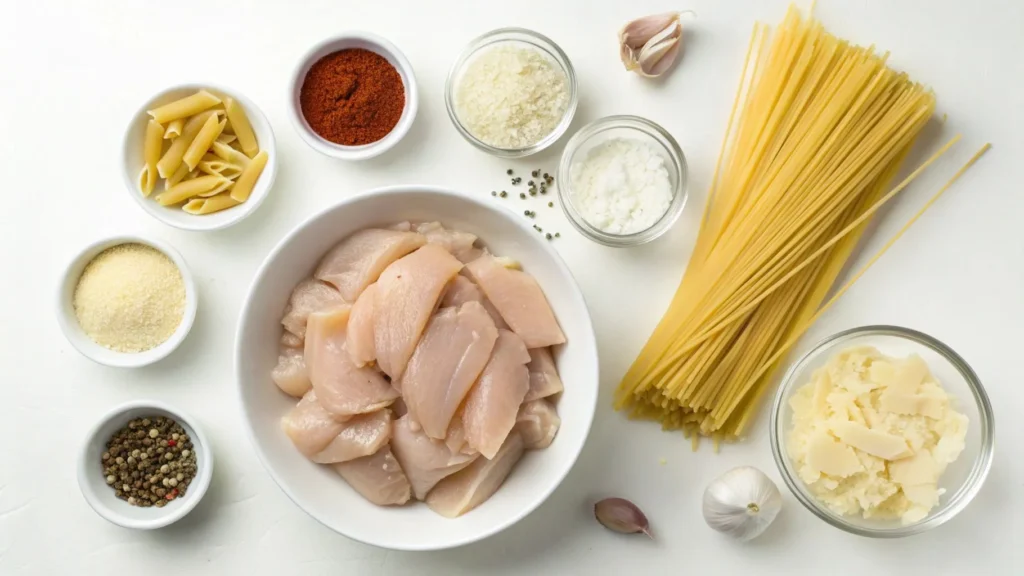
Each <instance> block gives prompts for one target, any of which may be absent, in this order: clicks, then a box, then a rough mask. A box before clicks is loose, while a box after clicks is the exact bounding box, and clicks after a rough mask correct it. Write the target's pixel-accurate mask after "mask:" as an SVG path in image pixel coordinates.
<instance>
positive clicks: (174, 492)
mask: <svg viewBox="0 0 1024 576" xmlns="http://www.w3.org/2000/svg"><path fill="white" fill-rule="evenodd" d="M177 495H178V489H177V488H175V489H174V490H171V491H170V492H168V493H167V496H164V498H166V499H168V500H174V497H175V496H177Z"/></svg>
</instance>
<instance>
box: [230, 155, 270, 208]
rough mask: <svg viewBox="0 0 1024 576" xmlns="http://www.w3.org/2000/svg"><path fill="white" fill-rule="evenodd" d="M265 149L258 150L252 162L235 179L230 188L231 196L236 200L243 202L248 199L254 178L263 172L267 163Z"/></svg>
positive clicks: (254, 184) (254, 183)
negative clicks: (233, 184)
mask: <svg viewBox="0 0 1024 576" xmlns="http://www.w3.org/2000/svg"><path fill="white" fill-rule="evenodd" d="M267 158H268V155H267V151H266V150H260V152H259V154H257V155H256V156H255V157H253V159H252V162H250V163H249V165H248V166H246V167H245V169H244V170H242V175H241V176H239V177H238V180H237V181H235V186H234V187H233V188H232V189H231V197H232V198H234V199H235V200H237V201H238V202H245V201H246V200H248V199H249V194H252V189H253V187H254V186H256V180H257V179H258V178H259V177H260V174H261V173H263V167H264V166H266V165H267Z"/></svg>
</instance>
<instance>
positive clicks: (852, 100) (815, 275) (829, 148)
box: [616, 8, 980, 439]
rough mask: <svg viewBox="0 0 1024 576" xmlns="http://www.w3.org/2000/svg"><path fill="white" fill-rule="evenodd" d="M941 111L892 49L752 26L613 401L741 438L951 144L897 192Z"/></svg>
mask: <svg viewBox="0 0 1024 576" xmlns="http://www.w3.org/2000/svg"><path fill="white" fill-rule="evenodd" d="M934 108H935V98H934V96H933V95H932V93H931V92H930V91H928V90H926V89H925V88H923V87H922V86H921V85H919V84H917V83H914V82H912V81H911V80H910V79H909V78H908V77H907V76H906V75H905V74H902V73H899V72H896V71H894V70H892V69H891V68H889V67H887V66H886V56H885V55H881V56H880V55H876V54H875V53H874V50H873V49H872V48H870V47H869V48H862V47H859V46H853V45H851V44H849V43H848V42H846V41H845V40H841V39H839V38H836V37H835V36H832V35H831V34H829V33H828V32H826V31H825V30H824V28H823V27H822V25H821V24H820V23H819V22H818V21H816V20H814V19H813V18H810V19H804V18H802V17H801V15H800V14H799V11H798V10H796V9H794V8H791V9H790V10H789V12H788V13H787V15H786V18H785V20H784V21H783V22H782V24H781V25H780V26H779V27H778V29H777V30H776V31H775V33H774V34H770V33H769V31H768V28H767V27H766V26H762V25H757V26H755V28H754V33H753V35H752V37H751V41H750V47H749V48H748V53H747V63H746V65H745V66H744V71H743V75H742V80H741V84H740V88H739V91H738V92H737V94H736V100H735V102H734V104H733V112H732V114H731V115H730V119H729V129H728V130H727V134H726V138H725V141H724V142H723V144H722V154H721V155H720V158H719V164H718V166H717V168H716V172H715V178H714V181H713V184H712V189H711V191H710V193H709V195H708V201H707V203H706V205H705V208H704V215H703V219H702V222H701V228H700V233H699V236H698V239H697V244H696V247H695V249H694V253H693V256H692V257H691V260H690V263H689V265H688V267H687V270H686V274H685V275H684V277H683V280H682V282H681V284H680V286H679V288H678V290H677V291H676V294H675V296H674V298H673V300H672V303H671V306H670V307H669V309H668V311H667V313H666V314H665V316H664V318H663V319H662V320H661V322H660V324H659V325H658V327H657V329H656V330H655V332H654V333H653V334H652V336H651V337H650V340H649V341H648V342H647V345H646V346H645V347H644V349H643V351H642V352H641V354H640V356H639V357H638V358H637V359H636V361H635V362H634V364H633V366H632V367H631V368H630V370H629V372H628V373H627V374H626V376H625V377H624V379H623V381H622V384H621V385H620V387H619V390H618V395H617V399H616V407H617V408H620V409H627V410H629V412H630V415H631V416H633V417H640V418H650V419H656V420H660V421H661V422H662V425H663V427H664V428H666V429H683V430H684V431H685V432H686V433H687V435H689V434H690V433H692V432H697V433H699V434H701V435H704V436H712V437H715V438H721V439H730V438H734V437H736V436H738V435H740V434H741V433H742V432H743V429H744V426H745V425H746V424H747V423H748V421H749V419H750V417H751V416H752V415H753V413H754V410H755V408H756V406H757V404H758V401H759V400H760V398H761V397H762V396H763V394H764V392H765V390H766V388H767V385H768V384H769V383H770V382H771V381H772V378H773V376H774V373H775V370H776V368H777V367H778V364H779V361H780V359H781V358H782V357H783V355H784V352H785V350H786V349H788V347H789V346H791V345H792V343H794V342H795V341H796V339H797V338H798V337H799V335H800V334H801V333H802V332H803V331H804V330H806V328H807V327H808V326H809V325H810V323H811V322H813V321H814V319H815V318H816V317H817V316H818V315H819V314H820V313H821V312H822V311H823V310H824V308H826V307H827V306H828V305H829V304H831V302H832V301H834V298H835V297H838V296H839V295H841V294H842V292H845V289H846V287H844V288H843V289H841V290H840V291H839V293H837V294H836V295H835V296H834V297H833V299H832V300H829V301H828V302H825V298H826V296H827V295H828V294H829V292H830V290H831V288H832V285H833V282H834V281H835V280H836V278H837V276H838V275H839V273H840V272H841V271H842V269H843V267H844V265H845V264H846V261H847V259H848V258H849V256H850V254H851V252H852V251H853V249H854V247H855V246H856V244H857V241H858V239H859V238H860V236H861V234H862V233H863V231H864V228H865V226H866V224H867V222H868V220H869V219H870V218H871V216H872V215H873V214H874V213H875V212H876V211H877V210H878V208H879V207H880V206H882V205H883V204H884V203H885V202H886V201H888V200H889V199H891V198H892V197H894V196H895V195H896V194H897V193H898V192H899V191H900V190H902V189H903V188H904V187H905V186H906V185H907V184H908V183H909V182H910V181H911V180H912V179H913V178H914V177H916V176H917V175H918V174H919V173H920V172H921V171H922V170H923V169H924V168H925V167H927V166H928V165H929V164H931V163H932V162H933V161H934V160H935V159H937V158H938V156H939V155H941V154H942V153H944V152H945V151H946V150H948V149H949V147H950V146H952V144H953V143H954V142H955V141H956V138H954V139H953V140H952V141H950V142H949V143H948V144H946V145H945V146H944V147H943V148H942V149H941V150H939V152H937V153H936V154H935V155H934V156H932V157H931V158H930V159H928V160H927V161H926V162H925V163H924V164H923V165H922V166H921V167H920V168H918V169H917V170H915V171H914V172H913V173H912V174H910V176H908V177H907V178H906V179H905V180H904V181H902V182H901V183H899V184H898V185H896V186H895V187H893V185H892V184H893V183H892V181H893V180H894V178H895V176H896V174H897V173H898V172H899V170H900V166H901V164H902V163H903V160H904V158H905V157H906V156H907V154H908V152H909V150H910V149H911V147H912V146H913V145H914V141H915V139H916V137H917V136H918V134H919V133H920V132H921V129H922V128H923V127H924V125H925V124H926V123H927V122H928V120H929V118H930V117H931V116H932V113H933V111H934ZM737 111H739V115H738V117H737ZM979 155H980V154H979ZM972 162H973V159H972ZM964 169H966V166H965V167H964ZM962 171H963V170H961V173H962ZM957 176H959V173H958V175H957ZM955 178H956V177H954V179H955ZM950 183H952V180H951V181H950ZM947 186H948V184H947ZM944 190H945V187H944V188H943V190H942V191H944ZM942 191H940V192H939V194H941V192H942ZM936 197H937V195H936ZM932 201H934V198H933V200H932ZM930 203H931V202H929V205H930ZM926 208H927V206H926ZM922 212H923V210H922ZM918 216H920V213H919V214H918ZM916 218H917V216H915V218H914V220H916ZM910 223H913V220H911V222H910ZM910 223H908V225H907V226H909V225H910ZM905 229H906V228H904V230H905ZM900 234H902V231H901V232H900ZM898 236H899V234H898V235H897V237H898ZM893 241H895V238H893ZM890 245H891V242H890ZM887 247H888V246H886V248H887ZM884 250H885V248H883V251H884ZM880 255H881V253H879V254H878V255H877V256H880ZM877 256H876V258H877ZM873 261H874V260H872V262H873ZM869 265H870V264H869ZM857 277H859V274H858V275H857V276H855V277H854V279H853V280H856V279H857ZM851 283H852V281H851ZM847 287H848V286H847Z"/></svg>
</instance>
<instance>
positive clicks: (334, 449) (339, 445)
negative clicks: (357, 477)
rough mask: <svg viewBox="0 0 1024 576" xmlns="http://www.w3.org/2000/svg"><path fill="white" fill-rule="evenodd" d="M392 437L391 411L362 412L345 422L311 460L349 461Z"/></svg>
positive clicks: (327, 462)
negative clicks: (339, 430)
mask: <svg viewBox="0 0 1024 576" xmlns="http://www.w3.org/2000/svg"><path fill="white" fill-rule="evenodd" d="M390 439H391V411H390V410H388V409H384V410H378V411H376V412H373V413H371V414H361V415H359V416H355V417H353V418H352V419H351V420H349V421H348V422H345V424H344V426H343V427H342V429H341V432H338V435H337V436H336V437H335V438H334V440H331V443H330V444H328V445H327V447H325V448H324V449H323V450H321V451H320V452H317V453H316V454H314V455H313V457H312V458H310V460H312V461H313V462H316V463H318V464H334V463H336V462H347V461H349V460H355V459H356V458H362V457H363V456H369V455H371V454H373V453H375V452H377V451H378V450H380V449H381V447H383V446H384V445H385V444H387V443H388V440H390Z"/></svg>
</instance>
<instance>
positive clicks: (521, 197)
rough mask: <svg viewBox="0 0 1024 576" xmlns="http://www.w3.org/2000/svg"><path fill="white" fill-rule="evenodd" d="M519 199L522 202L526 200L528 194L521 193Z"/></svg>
mask: <svg viewBox="0 0 1024 576" xmlns="http://www.w3.org/2000/svg"><path fill="white" fill-rule="evenodd" d="M519 199H520V200H526V194H523V193H522V192H520V193H519Z"/></svg>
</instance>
